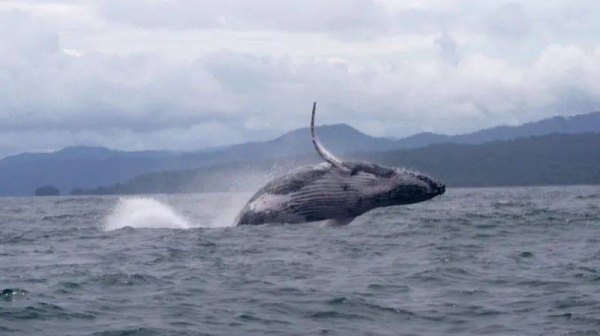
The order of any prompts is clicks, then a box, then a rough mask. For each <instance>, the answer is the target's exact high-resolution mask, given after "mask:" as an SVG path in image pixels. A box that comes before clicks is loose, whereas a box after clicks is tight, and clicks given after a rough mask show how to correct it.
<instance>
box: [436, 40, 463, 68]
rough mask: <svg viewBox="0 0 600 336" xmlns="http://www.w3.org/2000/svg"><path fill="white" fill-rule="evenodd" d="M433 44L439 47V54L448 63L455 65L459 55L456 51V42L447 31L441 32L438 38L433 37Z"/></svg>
mask: <svg viewBox="0 0 600 336" xmlns="http://www.w3.org/2000/svg"><path fill="white" fill-rule="evenodd" d="M435 44H437V45H438V46H439V47H440V55H441V57H442V59H443V60H444V61H446V62H448V64H452V65H457V64H458V61H459V56H458V53H457V43H456V41H455V40H454V39H453V38H452V36H450V35H449V34H448V33H447V32H443V33H442V35H440V37H439V38H437V39H435Z"/></svg>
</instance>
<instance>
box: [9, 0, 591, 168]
mask: <svg viewBox="0 0 600 336" xmlns="http://www.w3.org/2000/svg"><path fill="white" fill-rule="evenodd" d="M599 17H600V1H597V0H570V1H563V0H528V1H520V2H506V1H487V0H486V1H478V0H287V1H285V0H220V1H213V0H210V1H206V0H193V1H192V0H97V1H83V0H71V1H69V0H62V1H60V0H55V1H52V0H46V1H44V0H37V1H34V0H12V1H3V0H0V157H2V156H4V155H8V154H13V153H17V152H22V151H40V150H41V151H47V150H54V149H59V148H62V147H65V146H71V145H101V146H107V147H111V148H117V149H127V150H136V149H176V150H190V149H199V148H203V147H208V146H217V145H224V144H231V143H239V142H244V141H248V140H257V139H268V138H270V137H272V136H274V135H279V134H281V133H282V132H284V131H288V130H291V129H294V128H298V127H304V126H307V124H308V122H309V113H310V109H311V104H312V102H313V101H315V100H316V101H318V103H319V110H318V114H317V116H318V118H317V119H318V123H319V124H326V123H347V124H350V125H352V126H354V127H355V128H357V129H359V130H361V131H363V132H366V133H369V134H371V135H376V136H391V137H403V136H407V135H411V134H414V133H418V132H422V131H432V132H439V133H447V134H457V133H464V132H470V131H475V130H478V129H481V128H485V127H490V126H495V125H499V124H511V125H514V124H520V123H523V122H527V121H534V120H539V119H542V118H545V117H550V116H555V115H573V114H580V113H587V112H591V111H594V110H600V39H599V38H598V33H599V32H600V20H599V19H598V18H599Z"/></svg>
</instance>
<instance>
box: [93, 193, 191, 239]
mask: <svg viewBox="0 0 600 336" xmlns="http://www.w3.org/2000/svg"><path fill="white" fill-rule="evenodd" d="M126 226H129V227H132V228H167V229H188V228H190V227H191V225H190V223H189V222H188V220H187V219H185V218H184V217H183V216H181V215H179V214H178V213H177V212H176V211H175V210H174V209H173V208H171V207H170V206H168V205H167V204H164V203H161V202H159V201H157V200H156V199H154V198H146V197H132V198H124V197H121V198H119V202H118V203H117V206H116V207H115V209H114V210H113V211H112V213H111V214H109V215H108V216H107V217H106V220H105V222H104V229H105V230H106V231H110V230H116V229H120V228H124V227H126Z"/></svg>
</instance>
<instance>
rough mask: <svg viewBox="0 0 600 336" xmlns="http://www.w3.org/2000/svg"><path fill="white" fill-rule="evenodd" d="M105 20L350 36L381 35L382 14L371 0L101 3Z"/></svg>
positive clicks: (125, 0)
mask: <svg viewBox="0 0 600 336" xmlns="http://www.w3.org/2000/svg"><path fill="white" fill-rule="evenodd" d="M99 8H100V12H101V13H102V14H103V15H104V16H105V17H106V18H108V19H110V20H114V21H117V22H122V23H126V24H130V25H134V26H141V27H169V28H173V29H189V28H226V29H235V30H242V29H250V30H265V29H266V30H284V31H292V32H294V31H305V32H318V31H331V32H341V31H343V32H354V33H359V32H362V31H370V30H380V29H381V27H382V24H381V23H382V20H384V19H385V15H384V13H383V12H382V9H381V7H380V6H379V5H378V4H377V3H376V2H375V1H372V0H329V1H317V0H291V1H269V0H255V1H244V0H223V1H209V0H202V1H192V0H173V1H165V2H163V1H152V2H148V1H144V0H105V1H102V3H101V5H100V7H99Z"/></svg>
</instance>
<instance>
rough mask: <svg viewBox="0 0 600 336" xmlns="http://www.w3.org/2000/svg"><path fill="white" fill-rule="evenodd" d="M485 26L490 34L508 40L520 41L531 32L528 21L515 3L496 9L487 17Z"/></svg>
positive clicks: (521, 7) (520, 7)
mask: <svg viewBox="0 0 600 336" xmlns="http://www.w3.org/2000/svg"><path fill="white" fill-rule="evenodd" d="M485 26H486V28H487V31H488V32H489V33H490V34H492V35H496V36H499V37H502V38H508V39H516V40H520V39H523V38H524V37H525V36H527V35H528V34H529V33H530V32H531V25H530V20H529V18H528V17H527V14H526V13H525V10H524V9H523V6H521V5H520V4H519V3H516V2H509V3H507V4H504V5H502V6H499V7H498V8H496V9H495V10H494V11H493V12H492V13H490V14H489V15H488V16H487V18H486V22H485Z"/></svg>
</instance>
